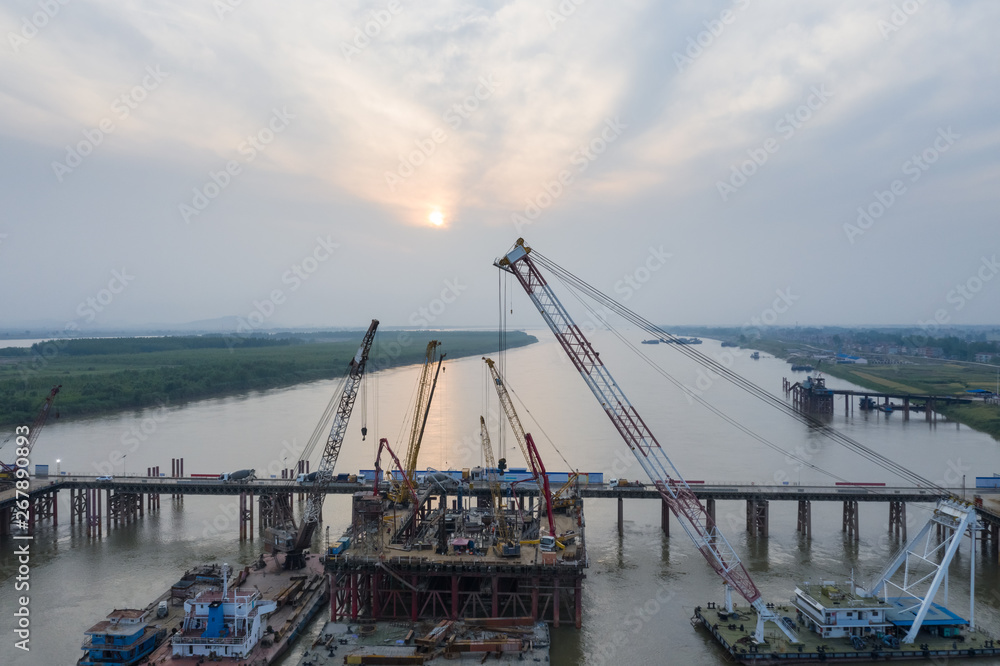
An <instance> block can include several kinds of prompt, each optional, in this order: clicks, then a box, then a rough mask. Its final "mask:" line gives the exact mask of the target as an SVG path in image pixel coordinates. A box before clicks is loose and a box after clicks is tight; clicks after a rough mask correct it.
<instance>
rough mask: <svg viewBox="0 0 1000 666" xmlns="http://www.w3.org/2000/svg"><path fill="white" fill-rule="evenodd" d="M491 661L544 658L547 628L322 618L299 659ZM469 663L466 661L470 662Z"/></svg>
mask: <svg viewBox="0 0 1000 666" xmlns="http://www.w3.org/2000/svg"><path fill="white" fill-rule="evenodd" d="M487 657H488V658H489V662H490V663H491V664H494V663H501V664H513V663H516V662H524V661H528V662H548V660H549V627H548V625H547V624H545V623H544V622H532V621H531V619H530V618H509V619H506V618H505V619H503V620H498V621H493V620H482V621H475V620H470V621H468V622H464V621H458V622H452V621H450V620H445V621H442V622H438V623H435V622H432V621H424V622H418V623H416V624H411V623H409V622H378V623H354V622H328V623H327V624H326V626H324V627H323V630H322V631H321V632H320V635H319V637H318V638H317V639H316V640H315V641H314V642H313V644H312V647H311V648H310V649H309V650H307V651H306V653H305V654H304V655H303V656H302V657H301V658H300V659H299V664H300V665H302V666H305V665H306V664H308V665H310V666H325V665H333V664H426V665H428V666H433V665H435V664H445V663H448V664H454V663H455V660H456V659H470V660H471V659H475V660H476V662H475V663H481V662H482V661H483V660H484V659H485V658H487ZM470 663H472V662H470Z"/></svg>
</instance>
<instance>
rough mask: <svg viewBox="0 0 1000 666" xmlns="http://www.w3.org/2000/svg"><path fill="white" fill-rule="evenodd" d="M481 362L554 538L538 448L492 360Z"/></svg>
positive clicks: (546, 487) (549, 498)
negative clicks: (538, 493) (539, 492)
mask: <svg viewBox="0 0 1000 666" xmlns="http://www.w3.org/2000/svg"><path fill="white" fill-rule="evenodd" d="M483 360H484V361H485V362H486V366H487V367H488V368H489V369H490V376H492V377H493V385H494V386H495V387H496V389H497V396H499V398H500V404H501V405H502V406H503V411H504V413H505V414H506V415H507V420H508V421H510V429H511V430H513V431H514V438H515V439H517V443H518V445H519V446H520V447H521V454H522V455H524V460H525V462H527V463H528V466H529V467H530V468H531V474H532V476H533V477H534V480H535V482H536V483H537V484H538V487H539V489H541V490H542V493H543V497H544V498H545V511H546V513H547V514H548V519H549V534H550V535H552V536H556V524H555V520H554V519H553V518H552V492H551V490H549V476H548V474H546V472H545V465H544V464H543V463H542V457H541V456H540V455H538V447H536V446H535V440H533V439H532V438H531V433H526V432H525V431H524V426H522V425H521V419H520V418H518V416H517V411H516V410H515V409H514V403H513V402H512V401H511V399H510V394H509V393H508V392H507V386H506V384H505V383H504V381H503V378H502V377H501V376H500V372H499V371H498V370H497V368H496V363H494V362H493V359H491V358H486V357H485V356H484V357H483Z"/></svg>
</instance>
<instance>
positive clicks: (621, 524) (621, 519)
mask: <svg viewBox="0 0 1000 666" xmlns="http://www.w3.org/2000/svg"><path fill="white" fill-rule="evenodd" d="M623 534H625V499H624V498H623V497H622V496H621V495H619V496H618V536H622V535H623Z"/></svg>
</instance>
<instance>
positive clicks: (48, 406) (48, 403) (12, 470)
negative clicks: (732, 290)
mask: <svg viewBox="0 0 1000 666" xmlns="http://www.w3.org/2000/svg"><path fill="white" fill-rule="evenodd" d="M61 388H62V384H59V385H58V386H53V387H52V390H51V391H49V395H48V396H47V397H46V398H45V402H44V403H43V404H42V408H41V409H40V410H38V416H36V417H35V422H34V423H32V424H31V428H30V429H29V430H28V435H27V437H26V438H22V437H21V436H18V438H17V441H18V442H21V441H22V439H24V440H25V443H24V444H23V445H22V444H18V449H21V448H27V450H28V452H27V454H25V455H23V456H20V455H19V456H15V457H16V458H25V459H27V458H29V457H30V455H31V450H32V449H33V448H34V446H35V442H36V441H38V433H40V432H41V431H42V428H43V427H44V426H45V422H46V421H48V419H49V413H50V412H51V411H52V402H53V401H54V400H55V399H56V395H58V394H59V389H61ZM17 469H18V468H17V463H16V462H15V463H14V464H13V465H7V464H5V463H2V462H0V479H4V480H6V479H8V478H10V479H12V478H14V476H15V475H17ZM25 473H26V472H25Z"/></svg>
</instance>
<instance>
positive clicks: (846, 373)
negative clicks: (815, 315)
mask: <svg viewBox="0 0 1000 666" xmlns="http://www.w3.org/2000/svg"><path fill="white" fill-rule="evenodd" d="M748 346H749V347H752V348H753V349H759V350H761V351H764V352H767V353H770V354H773V355H774V356H777V357H778V358H785V359H788V360H794V361H796V362H799V363H809V364H810V365H813V366H814V367H815V368H816V370H817V372H823V373H824V374H827V375H830V376H832V377H839V378H840V379H845V380H847V381H849V382H851V383H853V384H857V385H858V386H863V387H865V388H870V389H872V390H874V391H881V392H886V393H917V394H928V395H950V396H956V397H963V398H967V397H969V395H968V394H966V391H967V390H971V389H983V390H985V391H995V390H996V385H997V368H991V367H989V366H985V365H965V364H961V363H949V362H948V361H934V360H931V359H922V358H917V357H906V358H905V359H903V360H905V363H894V364H889V365H874V364H865V365H852V364H839V363H831V362H830V361H817V360H813V359H812V358H810V357H809V356H807V355H803V354H802V353H801V350H802V347H803V345H802V344H801V343H798V342H783V341H779V340H769V339H761V340H756V341H754V342H753V343H752V344H749V345H748ZM790 350H799V353H793V352H792V351H790ZM972 400H973V402H972V403H970V404H967V405H943V406H942V405H939V406H938V407H937V411H938V412H940V413H941V414H944V415H945V416H947V417H948V418H949V419H952V420H955V421H958V422H959V423H962V424H964V425H967V426H969V427H970V428H974V429H976V430H979V431H980V432H985V433H987V434H988V435H990V436H991V437H993V438H994V439H997V440H1000V406H997V405H995V404H987V403H984V402H982V401H981V400H980V399H979V398H975V397H973V398H972Z"/></svg>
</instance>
